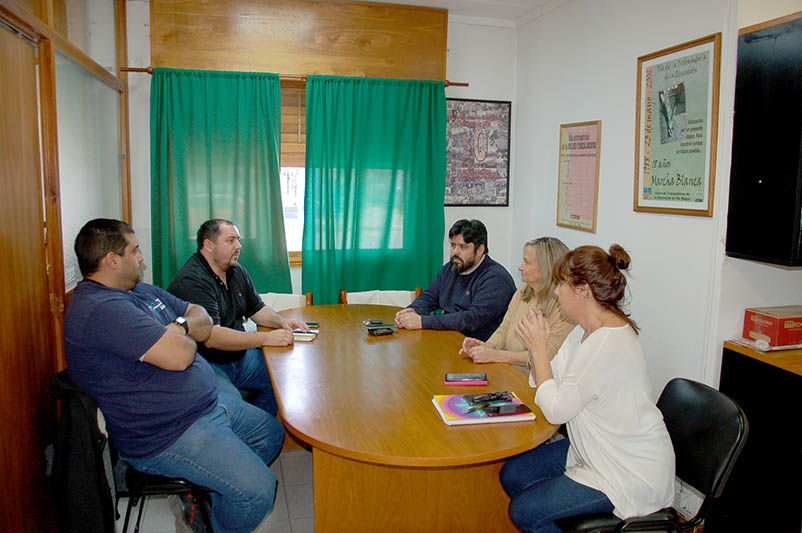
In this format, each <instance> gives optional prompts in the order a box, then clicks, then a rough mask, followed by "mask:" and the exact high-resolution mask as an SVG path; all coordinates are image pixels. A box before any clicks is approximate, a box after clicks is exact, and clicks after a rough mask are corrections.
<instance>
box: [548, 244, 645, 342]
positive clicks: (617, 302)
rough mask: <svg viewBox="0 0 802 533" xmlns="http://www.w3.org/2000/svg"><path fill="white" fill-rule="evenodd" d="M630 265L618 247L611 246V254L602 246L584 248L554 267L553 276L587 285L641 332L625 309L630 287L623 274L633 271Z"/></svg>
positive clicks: (572, 251)
mask: <svg viewBox="0 0 802 533" xmlns="http://www.w3.org/2000/svg"><path fill="white" fill-rule="evenodd" d="M629 263H630V258H629V254H628V253H627V252H626V250H624V249H623V248H622V247H621V246H620V245H618V244H613V245H612V246H610V253H609V254H608V253H607V252H605V251H604V250H602V249H601V248H599V247H598V246H580V247H579V248H577V249H575V250H571V251H570V252H568V253H567V254H565V255H564V256H563V257H562V258H561V259H560V260H559V261H558V262H557V264H555V265H554V270H552V276H554V278H555V279H556V280H557V281H564V282H566V283H568V284H570V285H572V286H574V287H576V286H578V285H581V284H583V283H587V284H588V287H590V290H591V292H593V297H594V298H595V299H596V301H597V302H598V303H599V304H600V305H601V306H602V307H604V308H605V309H609V310H610V311H612V312H613V313H615V314H616V315H618V316H620V317H621V318H623V319H624V320H626V322H627V324H629V325H630V326H631V327H632V329H633V330H634V331H635V333H637V332H638V325H637V324H636V323H635V321H634V320H632V319H631V318H630V317H629V313H627V312H625V311H624V310H623V309H622V304H623V301H624V292H625V291H624V289H626V286H627V279H626V277H625V276H624V272H623V271H625V270H628V269H629Z"/></svg>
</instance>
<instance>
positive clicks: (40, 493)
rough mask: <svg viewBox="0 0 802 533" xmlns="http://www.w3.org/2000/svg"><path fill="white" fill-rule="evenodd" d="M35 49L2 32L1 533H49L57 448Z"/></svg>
mask: <svg viewBox="0 0 802 533" xmlns="http://www.w3.org/2000/svg"><path fill="white" fill-rule="evenodd" d="M34 66H35V58H34V47H33V46H32V45H31V44H30V43H28V42H26V41H24V40H22V39H21V38H20V37H18V36H17V35H14V34H12V33H11V32H10V31H8V30H6V29H5V28H0V72H13V73H14V75H13V76H6V75H3V76H0V102H3V105H2V106H0V183H2V184H3V194H2V195H0V287H2V290H0V323H2V324H3V326H2V332H0V480H2V483H0V486H2V489H1V490H0V531H53V530H54V528H55V520H54V513H53V501H52V498H51V497H50V495H49V494H48V491H47V487H48V482H47V481H46V478H45V474H44V470H45V469H44V449H45V446H46V445H47V444H48V443H49V442H52V441H53V440H54V437H55V429H56V417H55V402H54V401H53V400H51V398H50V394H49V392H48V382H49V380H50V377H51V376H52V375H53V371H54V368H53V353H52V350H53V332H52V329H51V316H50V295H49V292H48V285H47V274H46V267H45V248H44V232H43V221H44V213H43V210H42V179H41V175H40V172H39V125H38V111H37V90H36V72H35V69H34Z"/></svg>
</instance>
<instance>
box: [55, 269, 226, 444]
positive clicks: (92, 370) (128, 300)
mask: <svg viewBox="0 0 802 533" xmlns="http://www.w3.org/2000/svg"><path fill="white" fill-rule="evenodd" d="M187 306H188V304H187V302H185V301H183V300H180V299H178V298H176V297H174V296H173V295H171V294H169V293H168V292H166V291H164V290H162V289H160V288H158V287H154V286H153V285H148V284H145V283H138V284H137V285H136V286H135V287H134V289H133V290H130V291H126V290H122V289H115V288H111V287H107V286H105V285H102V284H100V283H96V282H94V281H90V280H84V281H82V282H81V283H79V284H78V286H77V287H76V288H75V292H74V293H73V296H72V300H71V301H70V306H69V308H68V309H67V313H66V314H65V317H64V343H65V349H66V358H67V370H68V372H69V375H70V379H72V381H73V383H75V385H76V386H78V387H79V388H80V389H82V390H83V391H85V392H86V393H88V394H89V395H90V396H92V397H93V398H94V399H95V401H96V402H97V403H98V406H99V407H100V410H101V411H102V412H103V415H104V416H105V418H106V422H107V427H108V430H109V435H110V436H111V438H112V440H113V442H114V444H115V446H117V449H118V450H119V452H120V454H121V455H123V456H126V457H147V456H150V455H153V454H156V453H159V452H160V451H162V450H164V449H165V448H167V447H168V446H169V445H170V444H172V443H173V442H174V441H175V440H176V439H178V437H180V436H181V434H182V433H183V432H184V431H185V430H186V428H188V427H189V426H190V425H191V424H192V423H193V422H194V421H195V420H196V419H197V418H199V417H200V416H202V415H204V414H205V413H207V412H209V411H211V409H212V408H213V407H214V405H215V404H216V402H217V394H218V389H217V380H216V378H215V376H214V373H213V372H212V369H211V368H210V367H209V365H208V363H207V362H206V361H205V360H204V359H203V357H201V356H199V355H198V356H196V357H195V361H194V362H193V363H192V364H191V365H190V366H189V367H188V368H187V369H186V370H183V371H179V372H176V371H169V370H164V369H161V368H159V367H157V366H155V365H151V364H150V363H146V362H144V361H142V360H141V359H142V356H143V355H144V354H145V352H147V351H148V350H149V349H150V348H151V346H153V345H154V344H156V342H157V341H158V340H159V339H161V337H162V335H164V333H165V331H166V330H165V326H166V325H167V324H169V323H170V322H172V321H173V320H175V318H176V317H177V316H182V315H184V313H185V312H186V309H187Z"/></svg>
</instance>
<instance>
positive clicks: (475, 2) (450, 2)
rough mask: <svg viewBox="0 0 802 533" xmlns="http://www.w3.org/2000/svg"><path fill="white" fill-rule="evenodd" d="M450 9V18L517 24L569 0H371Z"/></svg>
mask: <svg viewBox="0 0 802 533" xmlns="http://www.w3.org/2000/svg"><path fill="white" fill-rule="evenodd" d="M371 1H374V2H381V3H391V4H407V5H414V6H425V7H438V8H444V9H448V15H449V18H453V17H458V18H461V17H466V18H474V19H485V20H487V21H493V20H495V21H498V22H499V23H502V24H504V25H509V26H517V25H519V24H520V23H522V22H528V21H529V20H532V19H533V18H536V17H537V16H539V15H541V14H543V13H544V12H545V11H547V10H549V9H550V8H552V7H554V6H555V5H559V4H563V3H565V2H566V1H567V0H371Z"/></svg>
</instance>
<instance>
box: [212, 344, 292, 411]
mask: <svg viewBox="0 0 802 533" xmlns="http://www.w3.org/2000/svg"><path fill="white" fill-rule="evenodd" d="M209 364H210V365H211V367H212V370H214V373H215V374H217V377H218V381H221V380H228V381H229V382H230V383H231V384H232V385H234V386H235V387H236V388H237V389H255V390H258V391H259V393H258V394H257V395H256V398H254V399H253V401H252V402H251V403H253V405H255V406H256V407H258V408H259V409H262V410H263V411H267V412H268V413H270V414H271V415H273V416H276V413H278V402H276V393H275V392H273V384H272V383H270V373H269V372H268V371H267V364H266V363H265V356H264V353H263V352H262V349H261V348H249V349H247V350H245V355H243V356H242V358H241V359H239V360H238V361H234V362H233V363H224V364H215V363H209Z"/></svg>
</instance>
